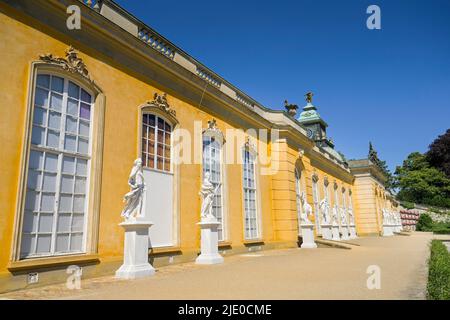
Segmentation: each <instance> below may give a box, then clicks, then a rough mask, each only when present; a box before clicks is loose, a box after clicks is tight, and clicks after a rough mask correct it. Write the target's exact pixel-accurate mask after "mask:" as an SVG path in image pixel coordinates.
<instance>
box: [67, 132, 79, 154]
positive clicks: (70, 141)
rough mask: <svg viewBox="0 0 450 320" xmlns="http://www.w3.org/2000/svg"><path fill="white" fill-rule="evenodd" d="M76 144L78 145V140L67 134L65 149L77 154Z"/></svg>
mask: <svg viewBox="0 0 450 320" xmlns="http://www.w3.org/2000/svg"><path fill="white" fill-rule="evenodd" d="M76 143H77V140H76V137H75V136H71V135H68V134H66V140H65V143H64V149H66V150H67V151H73V152H75V151H76Z"/></svg>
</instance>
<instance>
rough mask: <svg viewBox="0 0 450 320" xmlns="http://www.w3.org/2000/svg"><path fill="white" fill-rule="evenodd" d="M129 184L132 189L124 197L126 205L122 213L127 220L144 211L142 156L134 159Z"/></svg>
mask: <svg viewBox="0 0 450 320" xmlns="http://www.w3.org/2000/svg"><path fill="white" fill-rule="evenodd" d="M128 185H129V186H130V189H131V190H130V192H128V193H127V194H126V195H125V196H124V197H123V202H125V207H124V209H123V211H122V214H121V216H122V217H124V218H125V220H129V219H130V218H136V216H140V215H141V213H142V202H143V199H144V191H145V182H144V175H143V173H142V160H141V159H140V158H138V159H136V160H135V161H134V165H133V168H132V169H131V173H130V176H129V178H128Z"/></svg>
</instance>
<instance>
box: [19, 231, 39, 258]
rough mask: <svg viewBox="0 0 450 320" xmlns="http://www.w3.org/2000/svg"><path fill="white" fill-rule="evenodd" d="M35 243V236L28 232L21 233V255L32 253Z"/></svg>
mask: <svg viewBox="0 0 450 320" xmlns="http://www.w3.org/2000/svg"><path fill="white" fill-rule="evenodd" d="M35 243H36V236H32V235H30V234H23V236H22V244H21V249H20V250H21V251H20V252H21V256H27V255H29V254H31V253H32V251H33V250H34V246H35Z"/></svg>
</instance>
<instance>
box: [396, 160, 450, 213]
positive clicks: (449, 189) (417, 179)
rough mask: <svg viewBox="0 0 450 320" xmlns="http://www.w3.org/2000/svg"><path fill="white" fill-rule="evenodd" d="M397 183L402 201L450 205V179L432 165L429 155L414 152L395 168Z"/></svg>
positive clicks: (398, 195)
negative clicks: (428, 158) (428, 159)
mask: <svg viewBox="0 0 450 320" xmlns="http://www.w3.org/2000/svg"><path fill="white" fill-rule="evenodd" d="M395 180H396V181H395V185H396V187H397V188H398V189H399V192H398V194H397V198H398V199H399V200H401V201H410V202H415V203H422V204H429V205H434V206H442V207H450V179H449V178H447V177H446V175H445V174H444V173H443V172H442V171H440V170H438V169H436V168H434V167H432V166H430V164H429V163H428V161H427V157H426V156H425V155H423V154H421V153H419V152H413V153H411V154H410V155H408V157H407V158H406V160H405V161H403V165H402V166H401V167H400V166H398V167H397V169H396V170H395Z"/></svg>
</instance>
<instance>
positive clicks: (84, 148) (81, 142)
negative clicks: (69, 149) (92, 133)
mask: <svg viewBox="0 0 450 320" xmlns="http://www.w3.org/2000/svg"><path fill="white" fill-rule="evenodd" d="M78 152H79V153H83V154H88V153H89V142H88V140H86V139H83V138H78Z"/></svg>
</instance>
